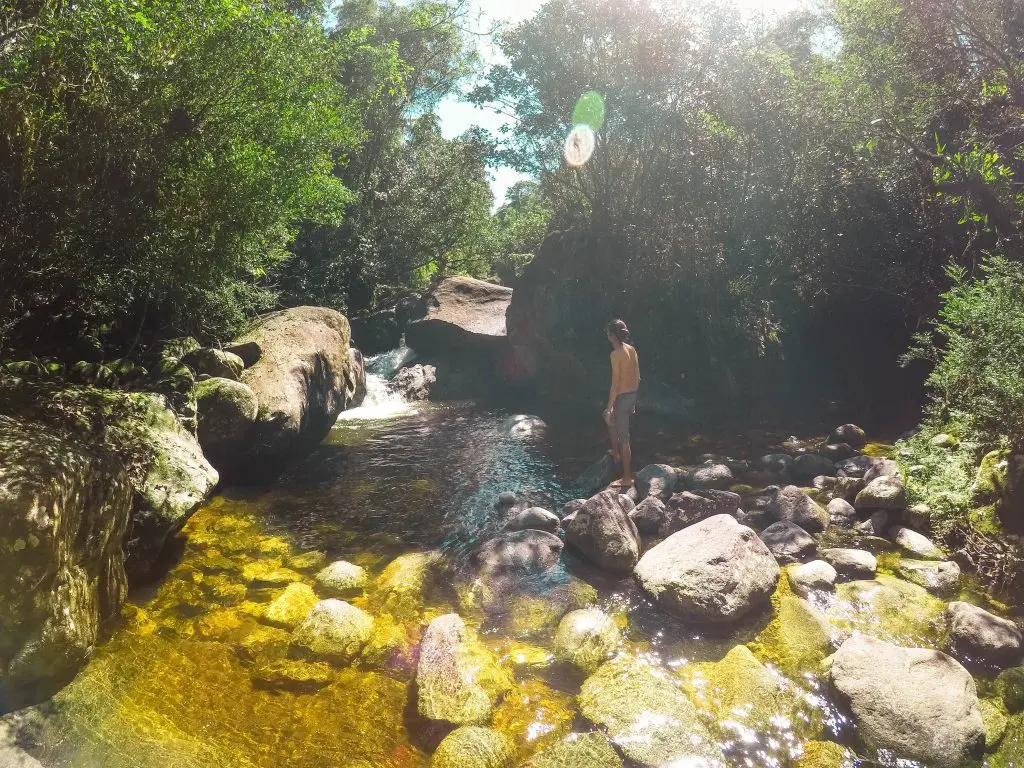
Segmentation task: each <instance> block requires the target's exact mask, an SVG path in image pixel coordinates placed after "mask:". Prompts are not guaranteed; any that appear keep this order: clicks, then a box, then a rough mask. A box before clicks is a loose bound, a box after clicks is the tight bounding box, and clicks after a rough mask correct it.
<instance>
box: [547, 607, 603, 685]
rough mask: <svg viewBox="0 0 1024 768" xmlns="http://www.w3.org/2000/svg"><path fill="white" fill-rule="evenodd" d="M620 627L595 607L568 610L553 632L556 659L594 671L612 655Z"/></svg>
mask: <svg viewBox="0 0 1024 768" xmlns="http://www.w3.org/2000/svg"><path fill="white" fill-rule="evenodd" d="M618 648H619V628H618V627H617V626H616V625H615V621H614V620H613V619H612V617H611V616H609V615H608V614H606V613H605V612H604V611H602V610H600V609H598V608H584V609H583V610H579V611H571V612H570V613H567V614H566V615H565V616H564V617H563V618H562V621H561V622H560V623H559V625H558V631H557V632H556V633H555V644H554V651H555V658H557V659H559V660H560V661H565V662H568V663H569V664H572V665H574V666H576V667H579V668H580V669H582V670H583V671H584V672H593V671H594V670H595V669H597V668H598V667H599V666H600V665H601V664H602V663H604V662H605V661H607V660H608V659H610V658H611V657H612V656H614V655H615V652H616V651H617V650H618Z"/></svg>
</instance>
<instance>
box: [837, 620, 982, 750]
mask: <svg viewBox="0 0 1024 768" xmlns="http://www.w3.org/2000/svg"><path fill="white" fill-rule="evenodd" d="M829 674H830V677H831V680H832V684H833V686H834V687H835V689H836V690H837V691H838V692H839V693H840V694H841V695H842V696H843V698H844V699H845V700H846V701H848V702H849V706H850V710H851V711H852V713H853V716H854V720H855V721H856V723H857V727H858V730H859V732H860V735H861V738H863V740H864V741H865V742H866V743H867V744H868V746H870V747H871V748H873V749H886V750H892V752H893V753H895V755H896V756H897V757H901V758H907V759H911V760H921V761H923V762H925V763H927V764H928V765H934V766H936V767H937V768H960V766H963V765H965V764H967V763H968V762H969V761H970V760H971V759H972V758H977V757H980V756H981V752H982V749H983V747H984V744H985V725H984V721H983V719H982V716H981V710H980V709H979V707H978V696H977V691H976V689H975V685H974V680H973V679H971V676H970V674H969V673H968V672H967V670H965V669H964V668H963V667H962V666H960V665H959V664H958V663H957V662H956V661H954V660H953V659H951V658H950V657H949V656H946V655H945V654H944V653H940V652H939V651H933V650H924V649H919V648H900V647H897V646H895V645H890V644H889V643H885V642H882V641H881V640H875V639H874V638H871V637H865V636H862V635H856V636H854V637H852V638H850V639H849V640H847V641H846V642H845V643H843V645H842V646H841V647H840V648H839V650H838V651H837V652H836V654H835V658H834V660H833V663H832V666H831V669H830V673H829Z"/></svg>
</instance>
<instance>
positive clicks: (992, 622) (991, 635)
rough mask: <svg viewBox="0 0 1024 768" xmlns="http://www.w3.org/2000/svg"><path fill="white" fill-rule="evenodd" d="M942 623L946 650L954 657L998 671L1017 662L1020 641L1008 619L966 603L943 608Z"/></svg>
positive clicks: (954, 603) (1018, 660)
mask: <svg viewBox="0 0 1024 768" xmlns="http://www.w3.org/2000/svg"><path fill="white" fill-rule="evenodd" d="M946 620H947V621H948V622H949V648H950V650H951V651H952V652H953V653H955V654H956V655H957V656H958V657H960V658H962V659H964V660H967V661H973V662H981V663H984V664H991V665H994V666H1001V667H1005V666H1013V665H1014V664H1017V663H1019V662H1020V658H1021V645H1022V642H1024V637H1022V635H1021V631H1020V627H1018V626H1017V625H1016V624H1014V623H1013V622H1012V621H1010V620H1009V619H1004V618H1002V617H1001V616H996V615H994V614H991V613H989V612H988V611H986V610H985V609H984V608H979V607H978V606H976V605H971V604H970V603H963V602H953V603H950V604H949V605H948V606H947V608H946Z"/></svg>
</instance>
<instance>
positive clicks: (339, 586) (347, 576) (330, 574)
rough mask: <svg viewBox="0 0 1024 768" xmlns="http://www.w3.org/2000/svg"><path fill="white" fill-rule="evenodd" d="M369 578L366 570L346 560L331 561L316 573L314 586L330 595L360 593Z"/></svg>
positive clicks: (350, 595)
mask: <svg viewBox="0 0 1024 768" xmlns="http://www.w3.org/2000/svg"><path fill="white" fill-rule="evenodd" d="M368 583H369V579H368V577H367V575H366V570H365V569H363V568H361V567H360V566H358V565H354V564H352V563H350V562H348V561H346V560H338V561H336V562H333V563H331V564H330V565H328V566H327V567H326V568H324V569H323V570H321V571H320V572H319V573H318V574H317V575H316V588H317V590H319V591H320V592H321V593H322V594H324V595H328V596H330V597H355V596H357V595H361V594H362V593H363V592H364V591H365V589H366V586H367V584H368Z"/></svg>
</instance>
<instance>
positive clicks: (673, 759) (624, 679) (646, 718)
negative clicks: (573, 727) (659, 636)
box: [578, 656, 722, 768]
mask: <svg viewBox="0 0 1024 768" xmlns="http://www.w3.org/2000/svg"><path fill="white" fill-rule="evenodd" d="M578 701H579V707H580V712H582V713H583V716H584V717H585V718H587V720H589V721H590V722H592V723H594V724H595V725H598V726H600V727H601V728H602V729H604V731H605V732H606V733H607V734H608V737H609V738H610V739H611V741H612V743H614V744H616V745H617V746H618V747H619V749H620V751H621V752H622V754H623V755H624V756H625V757H626V758H627V759H628V760H631V761H633V763H634V764H636V765H638V766H644V768H648V767H649V768H658V767H659V766H667V765H680V766H681V765H693V766H707V767H708V768H711V766H718V765H721V764H722V754H721V750H720V749H719V747H718V745H717V743H716V740H715V739H714V738H713V737H712V735H711V734H710V733H709V732H708V730H707V729H706V728H705V726H704V724H703V723H702V722H701V719H700V716H699V715H698V713H697V708H696V707H695V706H694V705H693V703H692V702H691V701H690V699H689V698H687V696H686V694H684V693H683V692H682V691H681V690H679V688H678V687H676V686H675V685H674V684H673V683H672V682H670V681H669V680H668V679H667V678H666V677H665V676H664V675H662V674H658V673H657V672H656V671H655V670H654V669H652V668H651V667H650V666H648V665H647V664H644V663H643V662H641V661H638V660H637V659H634V658H631V657H629V656H620V657H618V658H616V659H614V660H613V661H609V662H608V663H606V664H604V665H602V666H601V667H600V668H599V669H598V670H597V672H595V673H594V674H593V675H591V676H590V677H589V678H587V680H586V682H585V683H583V687H582V689H581V690H580V694H579V698H578Z"/></svg>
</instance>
